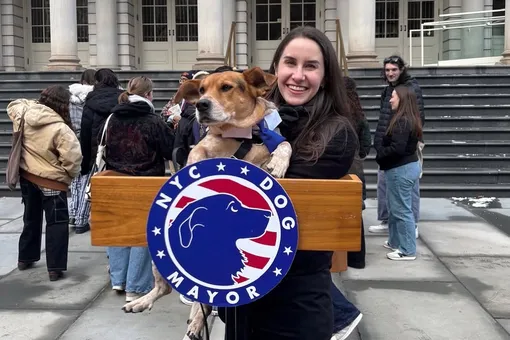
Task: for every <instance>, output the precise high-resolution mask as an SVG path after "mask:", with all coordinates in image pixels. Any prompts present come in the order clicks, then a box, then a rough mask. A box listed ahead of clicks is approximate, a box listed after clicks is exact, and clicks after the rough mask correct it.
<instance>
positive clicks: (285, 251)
mask: <svg viewBox="0 0 510 340" xmlns="http://www.w3.org/2000/svg"><path fill="white" fill-rule="evenodd" d="M283 252H284V253H285V254H287V255H290V253H292V250H290V247H285V250H284V251H283Z"/></svg>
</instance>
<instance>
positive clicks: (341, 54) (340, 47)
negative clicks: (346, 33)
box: [335, 19, 349, 77]
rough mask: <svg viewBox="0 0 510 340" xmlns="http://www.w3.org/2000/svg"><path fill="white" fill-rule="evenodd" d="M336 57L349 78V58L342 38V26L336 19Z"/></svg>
mask: <svg viewBox="0 0 510 340" xmlns="http://www.w3.org/2000/svg"><path fill="white" fill-rule="evenodd" d="M335 21H336V55H337V57H338V64H339V65H340V69H342V70H343V72H344V75H345V76H347V77H348V76H349V67H348V66H347V57H346V53H345V47H344V39H343V37H342V26H340V19H336V20H335Z"/></svg>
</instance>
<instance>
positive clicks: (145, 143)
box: [106, 101, 174, 176]
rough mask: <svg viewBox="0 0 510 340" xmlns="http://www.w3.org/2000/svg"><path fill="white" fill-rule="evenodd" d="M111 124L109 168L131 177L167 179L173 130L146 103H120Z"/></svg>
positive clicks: (109, 125) (113, 111)
mask: <svg viewBox="0 0 510 340" xmlns="http://www.w3.org/2000/svg"><path fill="white" fill-rule="evenodd" d="M112 113H113V114H114V115H113V116H112V118H111V119H110V121H109V123H108V128H107V135H106V136H107V143H106V168H107V169H108V170H114V171H117V172H121V173H124V174H127V175H131V176H164V175H165V160H171V159H172V149H173V144H174V136H173V133H172V130H171V129H170V128H169V127H168V126H167V125H166V123H165V122H164V121H163V120H161V117H160V116H159V115H157V114H155V113H154V110H153V107H151V106H149V104H147V103H146V102H144V101H136V102H129V103H121V104H118V105H117V106H115V107H114V108H113V109H112Z"/></svg>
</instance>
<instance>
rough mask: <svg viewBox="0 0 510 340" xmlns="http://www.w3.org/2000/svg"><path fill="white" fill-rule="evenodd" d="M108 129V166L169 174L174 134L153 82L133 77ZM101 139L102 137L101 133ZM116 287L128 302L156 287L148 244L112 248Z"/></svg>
mask: <svg viewBox="0 0 510 340" xmlns="http://www.w3.org/2000/svg"><path fill="white" fill-rule="evenodd" d="M118 101H119V104H118V105H117V106H115V107H114V108H113V109H112V111H111V112H112V117H111V118H110V120H109V122H108V126H107V130H106V145H107V152H106V168H107V169H108V170H114V171H117V172H120V173H123V174H126V175H131V176H165V159H166V160H170V159H171V158H172V149H173V142H174V137H173V134H172V132H171V130H170V128H169V127H168V126H167V125H166V124H165V122H164V121H162V120H161V117H160V116H159V115H157V114H155V111H154V105H153V104H152V81H151V80H150V79H149V78H147V77H144V76H141V77H136V78H133V79H131V80H130V81H129V83H128V88H127V91H125V92H123V93H122V94H121V95H120V96H119V99H118ZM99 138H100V136H99ZM107 252H108V257H109V264H110V279H111V284H112V289H113V290H116V291H119V292H122V291H125V292H126V302H131V301H133V300H135V299H137V298H138V297H140V296H142V295H144V294H146V293H148V292H149V291H150V290H151V289H152V287H153V275H152V265H151V257H150V254H149V251H148V249H147V247H109V248H108V249H107Z"/></svg>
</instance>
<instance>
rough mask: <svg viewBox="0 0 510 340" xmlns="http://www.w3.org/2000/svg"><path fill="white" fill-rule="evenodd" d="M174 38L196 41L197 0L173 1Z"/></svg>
mask: <svg viewBox="0 0 510 340" xmlns="http://www.w3.org/2000/svg"><path fill="white" fill-rule="evenodd" d="M175 40H176V41H198V5H197V0H176V1H175Z"/></svg>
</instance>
